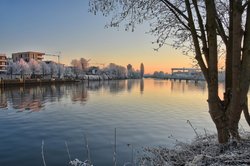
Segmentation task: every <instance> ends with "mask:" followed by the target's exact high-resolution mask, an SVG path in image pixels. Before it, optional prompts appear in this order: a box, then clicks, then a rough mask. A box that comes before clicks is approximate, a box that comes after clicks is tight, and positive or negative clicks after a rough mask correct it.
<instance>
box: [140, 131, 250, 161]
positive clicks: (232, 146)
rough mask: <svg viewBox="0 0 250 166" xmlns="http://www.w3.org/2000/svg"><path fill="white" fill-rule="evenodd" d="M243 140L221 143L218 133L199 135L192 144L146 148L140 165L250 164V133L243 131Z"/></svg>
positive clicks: (179, 143)
mask: <svg viewBox="0 0 250 166" xmlns="http://www.w3.org/2000/svg"><path fill="white" fill-rule="evenodd" d="M242 138H243V139H242V140H241V141H240V142H236V141H234V140H231V141H230V142H229V143H228V144H226V145H220V144H218V141H217V135H209V136H202V137H201V136H199V137H197V138H196V139H195V140H194V141H193V142H192V143H191V144H188V143H181V142H177V145H176V146H175V147H174V148H173V149H169V148H164V147H154V148H145V154H144V156H143V157H142V158H140V163H141V164H140V165H144V166H147V165H185V166H197V165H213V166H226V165H241V166H247V165H250V154H249V152H250V133H246V132H245V133H243V134H242Z"/></svg>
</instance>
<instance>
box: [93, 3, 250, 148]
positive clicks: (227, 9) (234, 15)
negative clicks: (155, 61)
mask: <svg viewBox="0 0 250 166" xmlns="http://www.w3.org/2000/svg"><path fill="white" fill-rule="evenodd" d="M89 4H90V11H91V12H93V13H94V14H96V13H97V12H102V13H103V15H105V16H107V15H113V18H112V20H111V23H110V24H109V26H111V27H118V26H119V25H120V24H123V25H125V30H132V31H134V29H135V25H136V24H138V23H143V22H144V21H148V22H150V25H151V29H150V32H151V33H152V34H154V35H155V36H156V42H155V43H156V44H157V45H158V47H157V49H158V48H160V47H162V46H164V44H165V43H166V42H167V39H169V38H171V39H172V43H171V44H172V45H173V46H174V47H177V48H184V49H185V50H186V51H187V50H191V51H193V53H194V58H195V60H196V62H197V63H198V65H199V67H200V68H201V70H202V72H203V75H204V77H205V80H206V82H207V85H208V100H207V101H208V106H209V113H210V115H211V118H212V120H213V122H214V123H215V125H216V128H217V132H218V140H219V142H220V143H226V142H228V141H229V138H230V137H232V138H236V139H240V136H239V133H238V124H239V120H240V116H241V113H242V111H244V115H245V116H246V120H248V124H250V118H249V112H248V108H247V106H248V105H247V93H248V90H249V83H250V54H249V53H250V6H249V1H248V0H229V1H224V0H204V1H198V0H119V1H118V0H102V1H100V0H89ZM223 48H224V49H225V70H226V79H225V85H226V89H225V93H224V97H223V98H220V97H219V95H218V57H219V55H220V51H221V50H222V49H223Z"/></svg>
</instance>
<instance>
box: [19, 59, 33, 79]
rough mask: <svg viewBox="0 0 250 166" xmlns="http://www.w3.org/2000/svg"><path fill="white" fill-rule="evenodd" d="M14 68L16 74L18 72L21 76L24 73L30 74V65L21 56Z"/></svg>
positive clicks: (22, 76)
mask: <svg viewBox="0 0 250 166" xmlns="http://www.w3.org/2000/svg"><path fill="white" fill-rule="evenodd" d="M16 68H17V74H20V75H21V78H24V75H26V74H30V67H29V65H28V63H27V62H25V60H23V59H22V58H21V59H20V60H19V61H18V62H17V65H16Z"/></svg>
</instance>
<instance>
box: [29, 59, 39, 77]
mask: <svg viewBox="0 0 250 166" xmlns="http://www.w3.org/2000/svg"><path fill="white" fill-rule="evenodd" d="M28 65H29V68H30V70H31V73H32V76H31V77H34V75H35V74H40V73H41V65H40V63H38V62H37V61H36V60H34V59H30V61H29V62H28Z"/></svg>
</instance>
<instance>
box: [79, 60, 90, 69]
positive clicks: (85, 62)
mask: <svg viewBox="0 0 250 166" xmlns="http://www.w3.org/2000/svg"><path fill="white" fill-rule="evenodd" d="M79 63H80V67H81V69H82V71H83V72H85V71H86V70H87V68H88V63H89V62H88V60H86V59H85V58H80V60H79Z"/></svg>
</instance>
